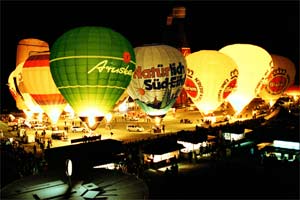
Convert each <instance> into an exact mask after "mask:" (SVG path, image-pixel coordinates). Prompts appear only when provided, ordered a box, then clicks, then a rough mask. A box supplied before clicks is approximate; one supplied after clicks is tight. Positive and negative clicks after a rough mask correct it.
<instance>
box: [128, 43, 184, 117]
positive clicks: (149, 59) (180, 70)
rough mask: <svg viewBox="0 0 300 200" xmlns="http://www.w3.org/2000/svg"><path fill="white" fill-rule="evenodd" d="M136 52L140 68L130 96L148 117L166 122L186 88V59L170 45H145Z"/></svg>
mask: <svg viewBox="0 0 300 200" xmlns="http://www.w3.org/2000/svg"><path fill="white" fill-rule="evenodd" d="M134 51H135V55H136V64H137V68H136V70H135V72H134V74H133V78H132V81H131V82H130V84H129V86H128V89H127V92H128V94H129V96H130V97H131V98H132V99H133V100H135V102H136V103H137V104H138V105H139V106H140V107H141V109H142V110H143V111H144V112H145V113H146V114H147V115H148V116H150V117H152V118H155V117H157V118H158V119H161V120H162V118H163V117H164V116H165V115H166V113H167V111H168V110H169V109H170V108H171V107H172V106H173V104H174V103H175V101H176V99H177V97H178V95H179V93H180V92H181V90H182V88H183V85H184V81H185V77H186V61H185V58H184V56H183V55H182V53H181V52H180V51H179V50H177V49H176V48H174V47H171V46H168V45H160V44H151V45H145V46H141V47H136V48H135V49H134Z"/></svg>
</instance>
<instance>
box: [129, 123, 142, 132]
mask: <svg viewBox="0 0 300 200" xmlns="http://www.w3.org/2000/svg"><path fill="white" fill-rule="evenodd" d="M126 128H127V130H128V131H134V132H142V131H144V130H145V129H144V127H142V126H140V125H134V124H128V125H127V127H126Z"/></svg>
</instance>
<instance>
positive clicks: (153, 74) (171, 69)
mask: <svg viewBox="0 0 300 200" xmlns="http://www.w3.org/2000/svg"><path fill="white" fill-rule="evenodd" d="M164 77H165V79H162V78H164ZM133 79H144V85H145V90H153V89H156V90H160V89H166V88H176V87H179V86H182V85H184V81H185V68H184V66H183V65H182V64H181V63H180V62H179V63H178V65H177V66H176V64H175V63H172V64H170V65H169V66H168V67H163V65H162V64H159V65H157V67H151V68H147V69H144V70H142V67H141V66H138V67H137V69H136V70H135V72H134V75H133Z"/></svg>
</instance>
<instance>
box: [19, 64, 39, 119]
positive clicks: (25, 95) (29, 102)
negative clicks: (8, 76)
mask: <svg viewBox="0 0 300 200" xmlns="http://www.w3.org/2000/svg"><path fill="white" fill-rule="evenodd" d="M23 65H24V62H22V63H20V64H19V65H18V66H17V67H16V69H15V76H14V79H15V81H16V87H17V88H18V91H19V94H21V95H22V99H23V100H24V102H25V104H26V106H27V107H28V109H29V111H30V113H31V114H30V115H32V114H33V113H38V114H39V115H41V114H42V113H43V110H42V109H41V107H40V106H39V105H38V104H37V103H36V102H35V100H34V99H33V98H32V97H31V96H30V94H29V92H28V91H27V90H26V88H25V86H24V82H23V76H22V69H23Z"/></svg>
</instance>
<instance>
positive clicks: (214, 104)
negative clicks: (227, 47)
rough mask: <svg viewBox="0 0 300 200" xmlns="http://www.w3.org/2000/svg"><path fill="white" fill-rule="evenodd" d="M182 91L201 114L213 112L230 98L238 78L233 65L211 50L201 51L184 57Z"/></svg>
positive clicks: (236, 70) (231, 61)
mask: <svg viewBox="0 0 300 200" xmlns="http://www.w3.org/2000/svg"><path fill="white" fill-rule="evenodd" d="M186 62H187V66H188V69H187V79H186V81H185V86H184V88H185V90H186V92H187V94H188V95H189V97H190V98H191V100H192V101H193V102H194V104H195V106H196V107H197V108H198V109H199V110H200V111H201V112H202V113H204V114H205V115H206V114H209V113H211V112H213V111H215V110H216V109H217V108H218V107H219V106H220V105H221V104H222V103H223V102H224V99H226V98H227V97H228V95H230V93H231V92H232V90H234V88H235V86H236V81H237V78H238V67H237V64H236V63H235V62H234V61H233V60H232V59H231V58H230V57H228V56H227V55H225V54H223V53H221V52H219V51H215V50H201V51H197V52H194V53H192V54H190V55H188V56H187V57H186Z"/></svg>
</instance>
